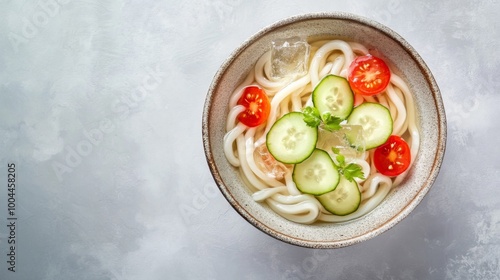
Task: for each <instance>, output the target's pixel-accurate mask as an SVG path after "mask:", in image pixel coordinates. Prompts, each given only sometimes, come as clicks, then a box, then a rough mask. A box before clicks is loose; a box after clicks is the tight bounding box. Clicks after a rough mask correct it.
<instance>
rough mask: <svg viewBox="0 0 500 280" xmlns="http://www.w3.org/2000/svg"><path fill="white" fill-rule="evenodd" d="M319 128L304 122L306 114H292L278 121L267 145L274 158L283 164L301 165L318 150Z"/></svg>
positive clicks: (271, 131) (270, 133) (267, 137)
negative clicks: (300, 163)
mask: <svg viewBox="0 0 500 280" xmlns="http://www.w3.org/2000/svg"><path fill="white" fill-rule="evenodd" d="M317 141H318V128H316V127H310V126H308V125H307V124H306V123H305V122H304V114H302V113H300V112H291V113H288V114H286V115H284V116H283V117H281V118H280V119H279V120H277V121H276V122H275V123H274V124H273V126H272V127H271V129H270V130H269V132H268V133H267V135H266V145H267V149H268V150H269V152H270V153H271V154H272V155H273V157H274V158H275V159H276V160H278V161H280V162H283V163H290V164H294V163H299V162H302V161H304V160H305V159H306V158H308V157H309V156H310V155H311V154H312V152H313V151H314V149H315V148H316V142H317Z"/></svg>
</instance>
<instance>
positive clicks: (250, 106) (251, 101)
mask: <svg viewBox="0 0 500 280" xmlns="http://www.w3.org/2000/svg"><path fill="white" fill-rule="evenodd" d="M238 105H243V106H245V108H246V110H245V111H243V112H241V113H240V114H239V115H238V120H239V121H240V122H242V123H243V124H244V125H246V126H250V127H254V126H259V125H261V124H263V123H264V122H265V121H266V120H267V118H268V117H269V113H270V112H271V103H270V102H269V98H268V97H267V94H266V93H265V92H264V90H263V89H261V88H259V87H257V86H248V87H246V88H245V89H244V91H243V94H242V95H241V97H240V99H239V100H238Z"/></svg>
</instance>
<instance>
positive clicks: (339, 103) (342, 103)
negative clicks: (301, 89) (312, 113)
mask: <svg viewBox="0 0 500 280" xmlns="http://www.w3.org/2000/svg"><path fill="white" fill-rule="evenodd" d="M312 101H313V103H314V107H316V108H317V109H318V110H319V112H320V114H321V115H323V114H324V113H326V112H330V114H331V115H332V116H334V117H338V118H341V119H345V118H347V116H349V114H350V113H351V111H352V108H353V106H354V94H353V93H352V90H351V87H350V86H349V82H348V81H347V80H346V79H345V78H343V77H339V76H335V75H327V76H325V77H324V78H323V79H322V80H321V81H320V82H319V84H318V85H317V86H316V87H315V88H314V91H313V93H312Z"/></svg>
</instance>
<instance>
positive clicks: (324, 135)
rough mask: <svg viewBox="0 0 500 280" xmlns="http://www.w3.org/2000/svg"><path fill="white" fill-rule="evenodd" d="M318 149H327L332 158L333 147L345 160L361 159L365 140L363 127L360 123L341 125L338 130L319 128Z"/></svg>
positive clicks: (333, 154) (333, 156) (333, 155)
mask: <svg viewBox="0 0 500 280" xmlns="http://www.w3.org/2000/svg"><path fill="white" fill-rule="evenodd" d="M318 132H319V134H318V143H317V145H316V146H317V147H318V148H319V149H322V150H325V151H327V152H328V153H329V154H330V155H331V156H332V158H335V156H336V155H335V153H334V152H333V150H332V148H335V149H336V150H337V151H338V152H339V154H341V155H343V156H344V157H345V159H346V161H347V162H349V161H352V160H354V159H362V158H363V156H364V153H365V140H364V138H363V127H362V126H360V125H342V128H341V129H340V130H336V131H332V132H330V131H328V130H324V129H321V128H319V130H318Z"/></svg>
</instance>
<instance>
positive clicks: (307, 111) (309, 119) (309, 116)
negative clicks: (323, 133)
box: [302, 106, 321, 127]
mask: <svg viewBox="0 0 500 280" xmlns="http://www.w3.org/2000/svg"><path fill="white" fill-rule="evenodd" d="M302 113H303V114H304V122H306V124H307V125H308V126H310V127H318V126H319V125H320V124H321V117H320V114H319V111H318V109H316V107H312V106H307V107H305V108H304V109H303V110H302Z"/></svg>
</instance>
